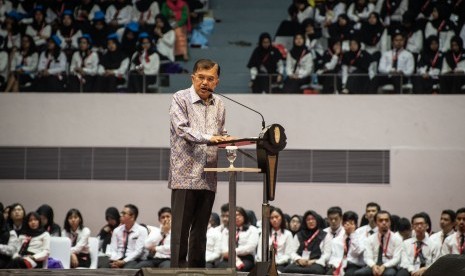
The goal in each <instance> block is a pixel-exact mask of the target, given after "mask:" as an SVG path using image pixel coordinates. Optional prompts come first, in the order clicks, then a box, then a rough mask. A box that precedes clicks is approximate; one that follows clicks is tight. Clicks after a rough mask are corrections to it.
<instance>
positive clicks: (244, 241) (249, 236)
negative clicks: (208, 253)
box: [218, 207, 259, 272]
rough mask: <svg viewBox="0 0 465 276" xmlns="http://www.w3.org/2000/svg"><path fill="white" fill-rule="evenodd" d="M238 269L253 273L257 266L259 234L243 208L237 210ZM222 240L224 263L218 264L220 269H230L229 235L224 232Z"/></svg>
mask: <svg viewBox="0 0 465 276" xmlns="http://www.w3.org/2000/svg"><path fill="white" fill-rule="evenodd" d="M236 210H237V211H236V227H237V229H236V233H234V235H235V236H236V269H237V270H238V271H245V272H248V271H251V270H252V268H253V267H254V266H255V252H256V251H257V246H258V240H259V234H258V229H257V228H256V227H255V226H253V225H250V223H249V218H248V216H247V213H246V211H245V210H244V208H242V207H237V208H236ZM221 240H222V243H223V244H222V246H221V251H222V256H223V261H221V262H220V263H219V264H218V267H219V268H226V267H228V258H229V255H228V252H229V251H228V244H229V233H228V231H227V230H226V231H224V232H223V236H222V238H221Z"/></svg>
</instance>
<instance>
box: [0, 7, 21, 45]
mask: <svg viewBox="0 0 465 276" xmlns="http://www.w3.org/2000/svg"><path fill="white" fill-rule="evenodd" d="M5 16H6V17H5V21H3V23H2V25H1V26H2V28H1V29H0V36H2V37H4V38H5V41H4V43H3V45H2V48H3V49H5V50H6V51H8V52H11V50H12V49H13V48H19V47H20V46H21V34H20V28H19V24H18V20H19V14H18V13H17V12H16V11H10V12H9V13H7V14H6V15H5Z"/></svg>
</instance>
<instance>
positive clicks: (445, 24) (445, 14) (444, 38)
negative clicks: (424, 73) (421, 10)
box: [425, 3, 455, 53]
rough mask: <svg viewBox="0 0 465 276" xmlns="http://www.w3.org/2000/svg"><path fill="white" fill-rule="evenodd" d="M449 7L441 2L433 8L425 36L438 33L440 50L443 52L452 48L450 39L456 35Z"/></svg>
mask: <svg viewBox="0 0 465 276" xmlns="http://www.w3.org/2000/svg"><path fill="white" fill-rule="evenodd" d="M449 14H450V11H449V7H447V4H445V3H440V4H438V5H436V6H435V7H434V8H433V12H432V13H431V20H430V21H429V22H428V23H426V27H425V37H429V36H430V35H436V36H438V38H439V50H440V51H441V52H443V53H445V52H447V51H448V50H449V49H450V41H451V39H452V37H454V36H455V29H454V28H455V27H454V24H453V23H452V21H450V20H449Z"/></svg>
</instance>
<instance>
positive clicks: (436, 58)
mask: <svg viewBox="0 0 465 276" xmlns="http://www.w3.org/2000/svg"><path fill="white" fill-rule="evenodd" d="M438 58H439V51H437V52H436V55H435V56H434V59H433V60H432V61H431V67H432V68H434V66H435V65H436V62H437V61H438Z"/></svg>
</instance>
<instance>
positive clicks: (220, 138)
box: [210, 135, 232, 143]
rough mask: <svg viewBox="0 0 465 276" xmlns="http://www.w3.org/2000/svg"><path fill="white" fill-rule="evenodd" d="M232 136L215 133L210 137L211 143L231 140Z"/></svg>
mask: <svg viewBox="0 0 465 276" xmlns="http://www.w3.org/2000/svg"><path fill="white" fill-rule="evenodd" d="M231 139H232V138H231V137H230V136H225V135H223V136H222V135H214V136H212V138H210V142H211V143H219V142H224V141H228V140H231Z"/></svg>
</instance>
